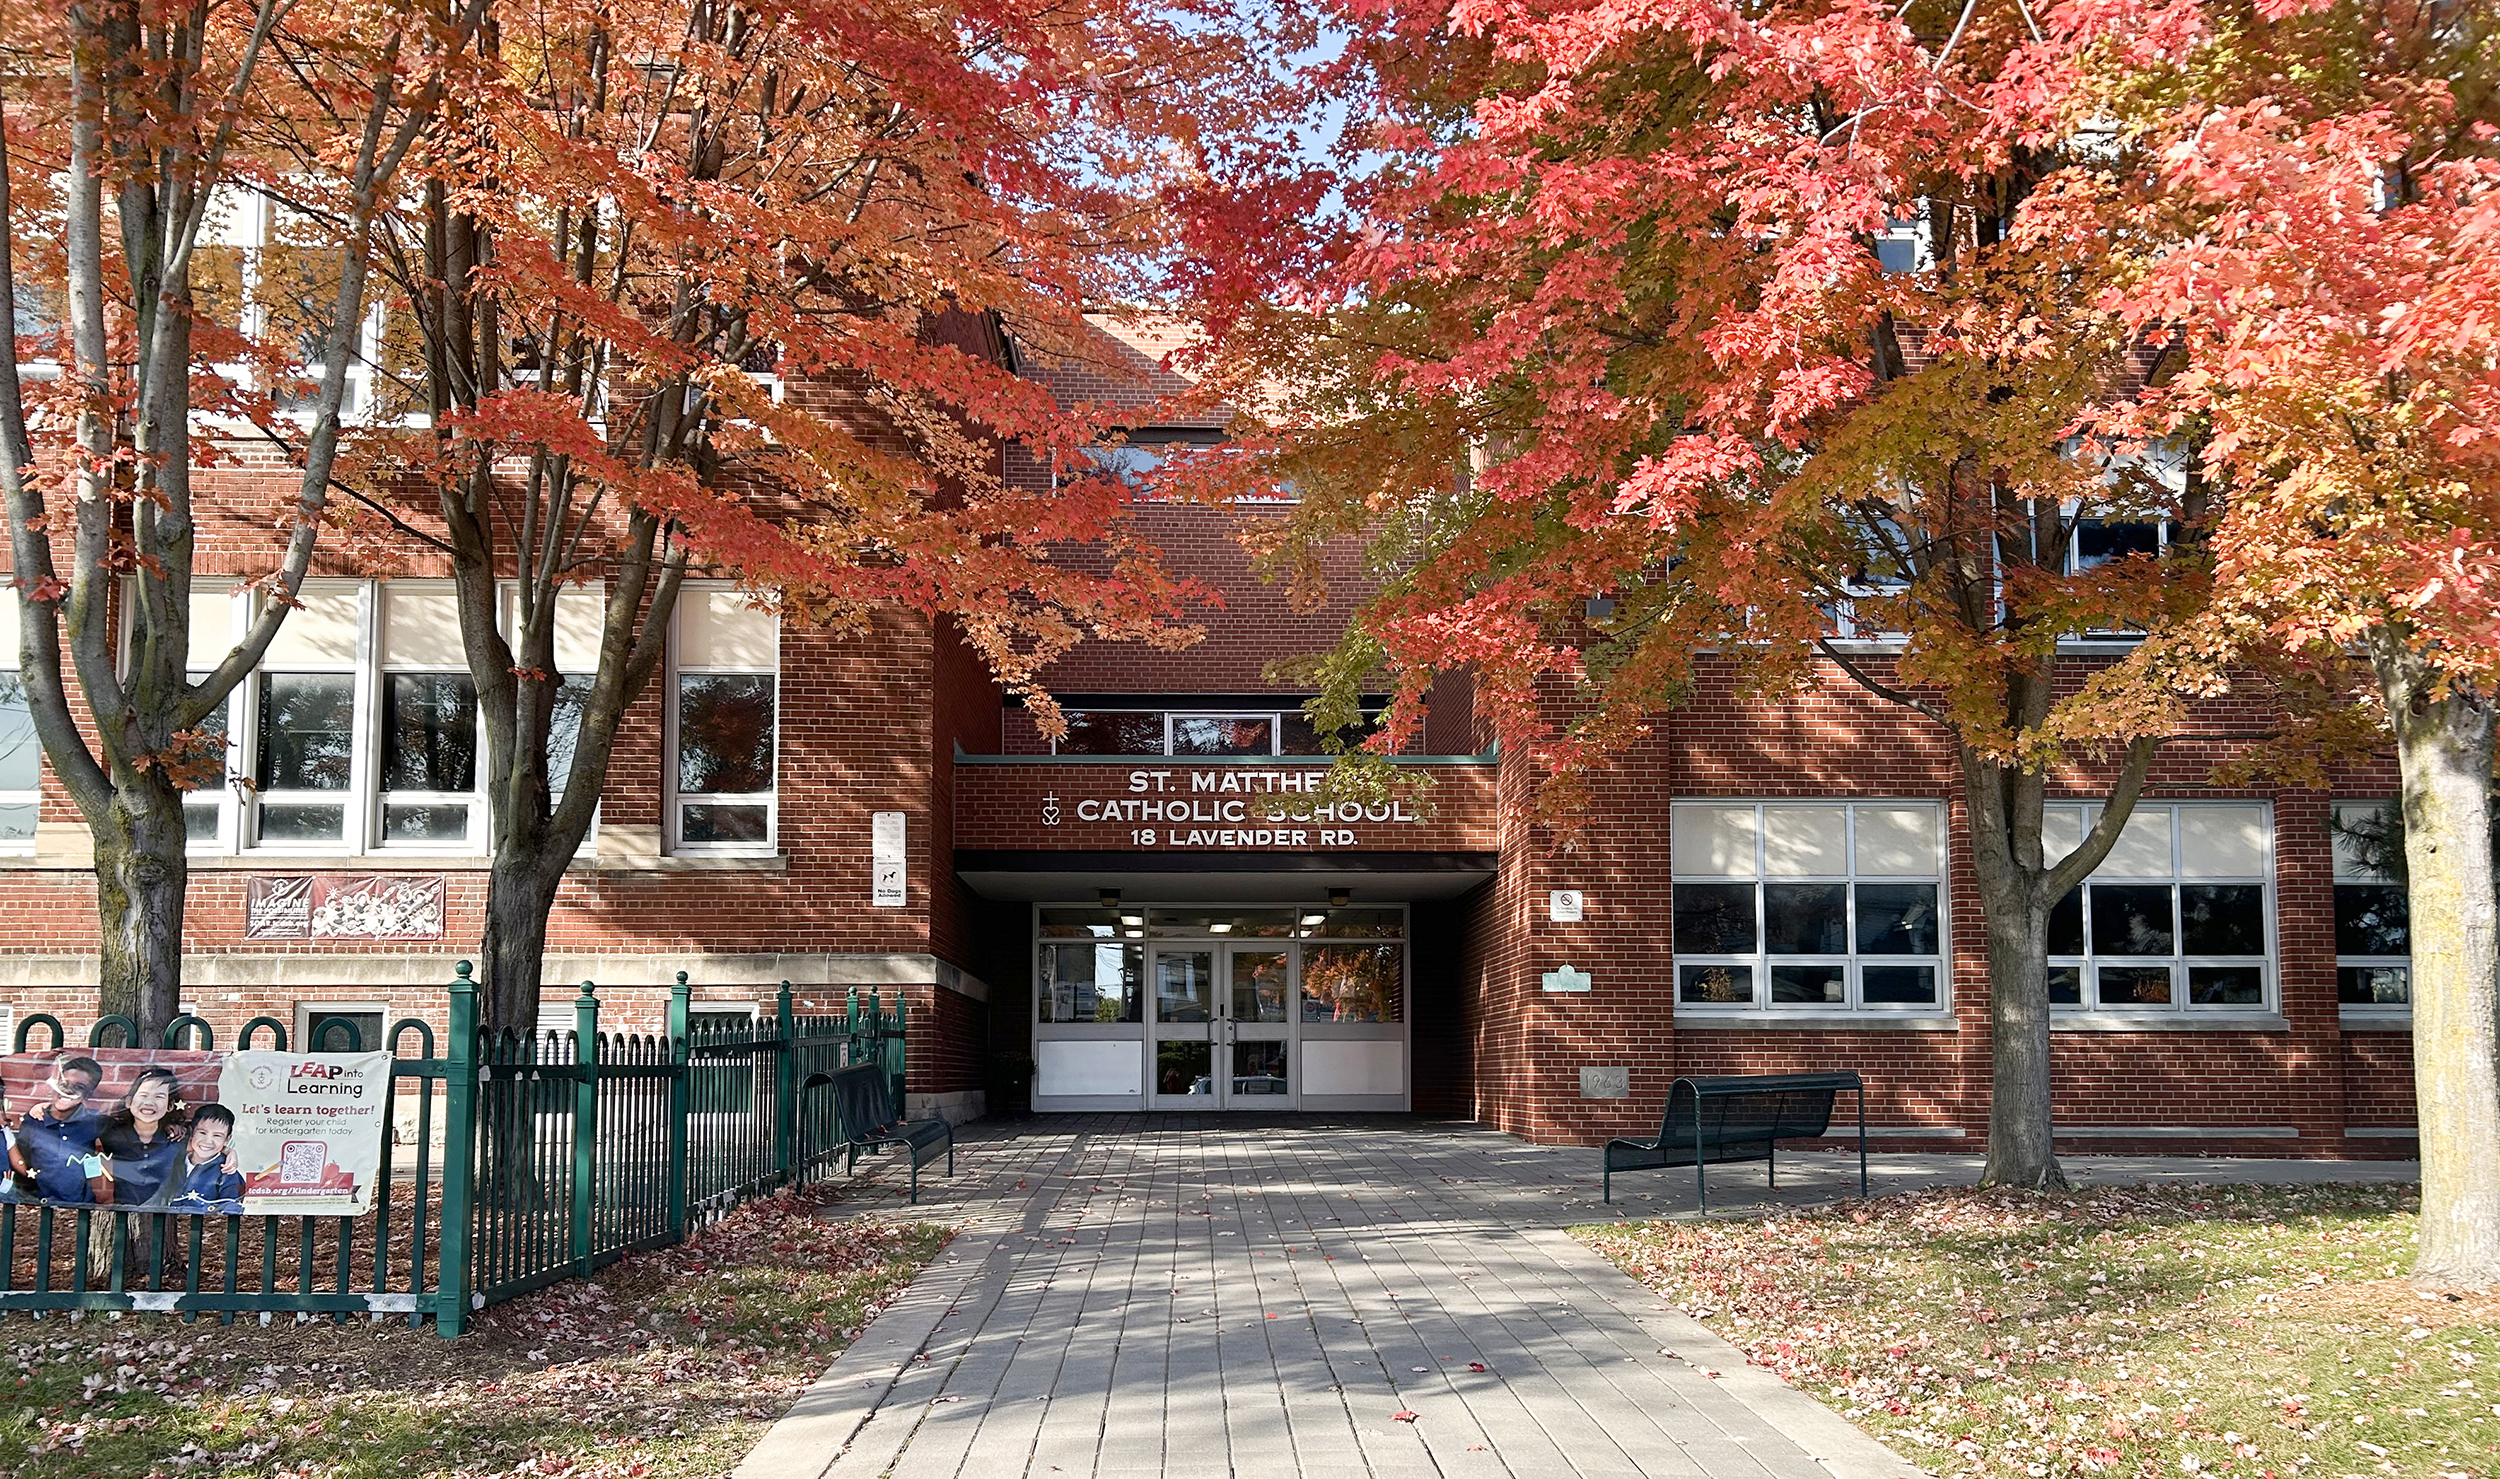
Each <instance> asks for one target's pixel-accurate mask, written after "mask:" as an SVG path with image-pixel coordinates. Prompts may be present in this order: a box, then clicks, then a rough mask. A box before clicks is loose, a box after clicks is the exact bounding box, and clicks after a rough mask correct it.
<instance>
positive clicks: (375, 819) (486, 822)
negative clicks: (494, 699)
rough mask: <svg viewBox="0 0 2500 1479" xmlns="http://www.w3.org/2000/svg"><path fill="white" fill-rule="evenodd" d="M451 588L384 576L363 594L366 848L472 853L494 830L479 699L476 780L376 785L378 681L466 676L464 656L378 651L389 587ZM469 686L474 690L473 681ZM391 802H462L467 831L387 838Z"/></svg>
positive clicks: (440, 591)
mask: <svg viewBox="0 0 2500 1479" xmlns="http://www.w3.org/2000/svg"><path fill="white" fill-rule="evenodd" d="M455 590H456V588H455V587H454V586H453V584H452V583H451V582H450V581H448V580H390V581H384V582H380V583H378V585H377V586H376V587H375V589H374V590H373V593H372V594H371V595H370V596H369V597H368V600H369V603H370V607H371V614H370V618H369V620H368V622H367V626H368V628H369V632H368V634H367V638H366V642H365V646H364V650H363V652H362V653H361V654H360V661H361V663H362V665H364V666H367V667H369V668H371V670H372V678H371V680H370V681H371V684H372V688H373V704H372V718H371V721H370V722H371V724H372V730H373V737H372V741H371V743H370V744H368V745H367V746H366V749H367V750H368V751H369V753H368V754H366V755H365V756H364V758H363V764H362V765H361V766H360V767H359V768H360V769H363V770H365V771H366V772H367V773H369V774H370V775H371V776H372V778H373V779H372V784H371V786H370V787H369V788H368V791H369V793H370V799H369V800H368V802H367V811H368V813H369V814H368V816H367V818H366V826H367V828H368V829H369V830H368V831H367V834H366V835H367V836H368V837H369V838H371V839H372V848H371V850H372V851H374V852H388V853H438V854H444V855H447V856H473V855H477V854H482V853H484V852H485V851H486V850H487V845H488V842H489V840H490V839H491V838H492V837H493V835H494V826H493V819H492V818H491V817H490V816H489V814H488V810H487V790H488V787H487V784H486V770H487V766H486V710H485V706H484V704H483V702H482V701H481V702H479V705H478V711H477V715H476V718H475V719H474V721H473V723H474V725H475V728H476V738H475V744H476V746H477V748H476V751H475V755H476V759H475V761H474V764H475V768H476V779H475V780H474V782H473V783H472V784H471V785H470V787H469V789H468V790H466V791H386V790H384V789H383V786H382V752H383V750H384V749H385V748H386V747H387V746H388V744H389V738H390V737H389V736H388V735H386V734H385V733H383V724H384V721H385V718H386V716H387V711H386V710H385V709H384V707H383V696H382V689H383V685H384V684H385V683H387V682H388V681H389V680H390V679H391V678H392V677H393V676H394V675H397V674H429V675H437V676H456V677H461V678H469V677H470V676H471V675H470V672H469V664H468V661H467V658H466V656H465V655H464V656H463V658H462V660H461V662H460V665H459V666H458V667H456V668H446V667H442V666H440V665H436V664H428V663H415V664H408V663H391V662H389V661H388V660H387V659H386V657H385V656H384V653H385V648H386V644H385V643H384V641H383V637H384V634H385V631H386V629H387V627H388V625H389V623H390V603H391V599H392V596H393V594H394V593H395V592H406V593H407V594H409V595H412V596H417V595H428V596H438V595H451V594H454V593H455ZM471 686H472V689H474V686H475V684H474V680H472V685H471ZM473 697H474V695H473ZM394 802H396V803H398V804H400V805H417V806H460V805H465V806H467V807H468V808H469V826H468V835H467V836H466V837H464V838H463V839H461V840H460V841H457V842H451V841H436V840H433V839H417V840H411V841H406V842H394V841H392V840H391V838H390V834H389V829H388V827H387V826H385V824H384V818H383V809H384V808H385V807H387V806H390V805H391V804H393V803H394Z"/></svg>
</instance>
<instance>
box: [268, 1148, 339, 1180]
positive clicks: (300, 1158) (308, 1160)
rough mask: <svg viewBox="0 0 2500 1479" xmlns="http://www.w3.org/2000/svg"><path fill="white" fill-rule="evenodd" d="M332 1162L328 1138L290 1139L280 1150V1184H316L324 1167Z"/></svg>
mask: <svg viewBox="0 0 2500 1479" xmlns="http://www.w3.org/2000/svg"><path fill="white" fill-rule="evenodd" d="M329 1164H330V1142H329V1141H327V1140H290V1141H288V1142H287V1143H286V1147H285V1148H284V1149H283V1150H280V1151H279V1152H278V1184H279V1185H280V1186H316V1185H319V1184H320V1181H321V1172H322V1169H323V1168H324V1167H326V1166H328V1165H329Z"/></svg>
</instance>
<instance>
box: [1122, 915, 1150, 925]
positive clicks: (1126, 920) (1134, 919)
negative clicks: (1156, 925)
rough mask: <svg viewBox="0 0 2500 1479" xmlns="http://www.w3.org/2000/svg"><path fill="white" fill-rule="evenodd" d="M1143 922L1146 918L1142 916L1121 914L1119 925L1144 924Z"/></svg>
mask: <svg viewBox="0 0 2500 1479" xmlns="http://www.w3.org/2000/svg"><path fill="white" fill-rule="evenodd" d="M1145 922H1146V916H1145V915H1143V914H1123V915H1121V916H1120V923H1122V924H1144V923H1145Z"/></svg>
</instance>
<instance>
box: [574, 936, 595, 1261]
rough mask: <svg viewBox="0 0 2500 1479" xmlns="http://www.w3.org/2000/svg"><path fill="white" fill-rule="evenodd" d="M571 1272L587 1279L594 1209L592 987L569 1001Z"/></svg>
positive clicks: (593, 1018)
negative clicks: (571, 1066)
mask: <svg viewBox="0 0 2500 1479" xmlns="http://www.w3.org/2000/svg"><path fill="white" fill-rule="evenodd" d="M573 1066H574V1069H575V1071H576V1073H577V1074H578V1077H576V1078H575V1079H574V1081H573V1272H574V1273H575V1274H577V1275H579V1276H580V1277H582V1278H585V1279H587V1278H589V1277H590V1274H591V1262H590V1260H591V1253H592V1250H593V1248H595V1247H596V1246H597V1240H596V1239H595V1238H594V1237H593V1236H592V1235H593V1234H594V1233H595V1232H596V1231H597V1224H596V1221H595V1219H596V1217H597V1216H598V1210H599V998H598V996H597V995H596V994H595V987H594V986H593V984H592V983H591V982H588V981H584V982H583V983H582V994H581V995H579V996H577V997H575V998H573Z"/></svg>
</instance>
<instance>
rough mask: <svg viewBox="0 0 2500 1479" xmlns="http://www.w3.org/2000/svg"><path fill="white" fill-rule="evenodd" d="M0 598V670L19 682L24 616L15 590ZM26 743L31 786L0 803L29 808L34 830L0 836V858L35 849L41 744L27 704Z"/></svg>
mask: <svg viewBox="0 0 2500 1479" xmlns="http://www.w3.org/2000/svg"><path fill="white" fill-rule="evenodd" d="M0 600H5V601H7V602H8V603H9V612H8V616H9V619H8V620H7V621H6V622H5V623H0V639H5V641H6V646H7V650H6V651H0V673H5V674H7V675H9V676H10V677H11V678H13V679H17V680H19V681H20V683H21V684H22V683H23V675H22V674H20V673H19V672H18V667H17V644H18V636H19V633H18V622H20V621H22V620H23V619H24V611H23V609H22V607H21V606H20V604H19V597H18V593H17V592H16V591H13V590H7V589H0ZM26 743H28V744H30V745H33V746H34V747H35V786H34V789H33V790H18V791H0V806H31V807H33V808H34V809H35V827H36V828H37V829H38V831H30V832H28V833H27V834H26V835H25V836H24V837H22V838H18V837H11V838H0V857H32V856H33V855H34V851H35V839H36V837H37V835H38V833H39V830H40V829H41V828H42V826H43V745H42V743H41V742H40V741H39V740H37V739H36V737H35V726H34V711H33V709H32V708H31V707H30V708H29V709H28V711H27V723H26Z"/></svg>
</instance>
